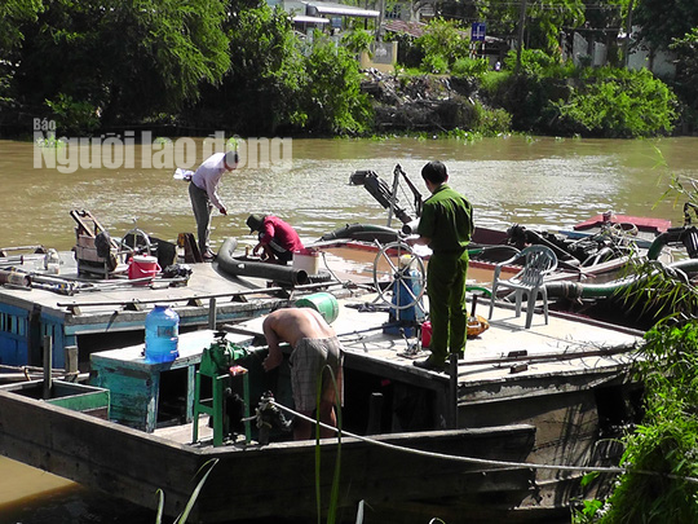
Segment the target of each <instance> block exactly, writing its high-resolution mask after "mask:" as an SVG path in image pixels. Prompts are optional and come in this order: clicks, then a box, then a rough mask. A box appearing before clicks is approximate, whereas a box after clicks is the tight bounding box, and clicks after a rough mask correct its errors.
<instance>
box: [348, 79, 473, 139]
mask: <svg viewBox="0 0 698 524" xmlns="http://www.w3.org/2000/svg"><path fill="white" fill-rule="evenodd" d="M361 88H362V90H363V91H364V92H365V93H368V94H369V95H371V97H372V99H373V107H374V111H375V123H376V129H377V130H379V131H392V130H396V131H397V130H400V131H404V130H415V131H448V130H451V129H455V128H460V129H470V128H471V125H470V124H471V123H472V121H473V118H474V116H475V114H474V112H475V109H474V102H473V99H472V96H473V93H474V87H473V85H472V84H470V83H469V82H467V81H465V80H463V79H457V78H453V77H450V76H440V77H439V76H433V75H423V76H414V77H397V76H396V75H395V74H386V73H381V72H380V71H377V70H375V69H370V70H367V71H366V72H365V73H364V81H363V82H362V85H361Z"/></svg>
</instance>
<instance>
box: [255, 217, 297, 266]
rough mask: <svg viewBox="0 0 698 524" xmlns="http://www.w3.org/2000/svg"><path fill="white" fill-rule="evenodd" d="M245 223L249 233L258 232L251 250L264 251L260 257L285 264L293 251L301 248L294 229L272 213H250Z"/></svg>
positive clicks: (291, 256)
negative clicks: (257, 240) (255, 243)
mask: <svg viewBox="0 0 698 524" xmlns="http://www.w3.org/2000/svg"><path fill="white" fill-rule="evenodd" d="M246 224H247V225H248V226H249V228H250V233H253V232H255V231H257V232H258V233H259V243H258V244H257V245H256V246H255V248H254V249H253V250H252V254H253V255H256V254H257V253H258V252H259V251H260V249H261V250H263V251H264V252H263V254H262V258H264V259H266V260H269V261H271V262H278V263H279V264H286V263H288V262H289V260H291V259H292V258H293V253H294V252H295V251H300V250H301V249H303V242H301V239H300V237H299V236H298V233H296V230H295V229H293V227H291V225H290V224H288V223H286V222H284V221H283V220H281V219H280V218H278V217H275V216H274V215H250V216H249V217H247V221H246Z"/></svg>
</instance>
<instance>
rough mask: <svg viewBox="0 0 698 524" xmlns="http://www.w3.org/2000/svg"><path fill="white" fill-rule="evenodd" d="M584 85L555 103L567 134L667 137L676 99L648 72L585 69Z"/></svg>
mask: <svg viewBox="0 0 698 524" xmlns="http://www.w3.org/2000/svg"><path fill="white" fill-rule="evenodd" d="M585 73H586V76H585V78H584V83H583V84H582V85H580V88H579V89H577V90H576V91H575V92H574V94H573V95H572V96H571V97H570V98H569V99H568V100H566V101H562V100H560V101H552V105H553V106H554V107H556V108H557V110H558V111H559V118H560V127H561V128H562V129H565V130H567V134H575V133H578V134H580V135H582V136H595V137H602V138H638V137H649V136H655V135H658V134H668V133H670V132H671V131H672V129H673V127H674V122H675V120H676V106H677V101H676V95H674V93H673V92H672V91H671V89H669V87H668V86H667V85H666V84H664V83H663V82H662V81H661V80H659V79H657V78H655V77H654V75H652V73H650V72H649V71H648V70H647V69H641V70H639V71H628V70H625V69H612V68H603V69H600V70H593V69H586V70H585Z"/></svg>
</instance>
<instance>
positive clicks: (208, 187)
mask: <svg viewBox="0 0 698 524" xmlns="http://www.w3.org/2000/svg"><path fill="white" fill-rule="evenodd" d="M237 164H238V154H237V151H228V152H227V153H214V154H213V155H211V156H210V157H208V158H207V159H206V160H204V161H203V163H202V164H201V165H200V166H199V168H198V169H197V170H196V171H195V172H194V174H193V175H192V177H191V181H190V182H191V183H190V184H189V198H190V199H191V207H192V209H193V210H194V218H195V219H196V234H197V237H198V240H199V250H200V251H201V256H202V257H203V259H204V261H206V262H210V261H211V260H213V259H214V258H215V255H214V254H213V251H211V244H210V241H209V237H210V235H211V212H212V211H213V207H214V206H215V207H217V208H218V210H219V211H220V212H221V214H223V215H227V214H228V211H227V210H226V208H225V206H224V205H223V203H222V202H221V200H220V198H219V197H218V193H217V189H218V184H219V183H220V181H221V177H222V176H223V173H226V172H228V171H232V170H233V169H235V168H236V167H237Z"/></svg>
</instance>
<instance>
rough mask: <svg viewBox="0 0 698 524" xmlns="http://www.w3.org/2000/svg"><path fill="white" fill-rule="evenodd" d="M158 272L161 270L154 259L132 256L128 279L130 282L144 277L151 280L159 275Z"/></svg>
mask: <svg viewBox="0 0 698 524" xmlns="http://www.w3.org/2000/svg"><path fill="white" fill-rule="evenodd" d="M160 271H162V269H161V268H160V265H159V264H158V259H157V258H156V257H153V256H150V255H134V256H132V257H131V260H130V262H129V266H128V278H130V279H131V280H135V279H138V278H146V277H150V278H152V277H154V276H156V275H157V274H158V273H160ZM146 283H147V282H146Z"/></svg>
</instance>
